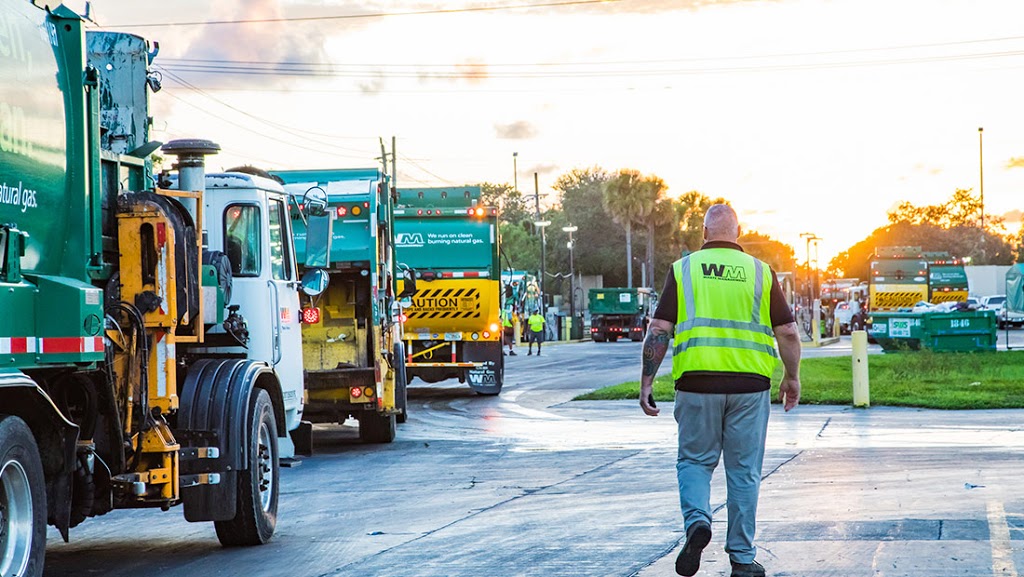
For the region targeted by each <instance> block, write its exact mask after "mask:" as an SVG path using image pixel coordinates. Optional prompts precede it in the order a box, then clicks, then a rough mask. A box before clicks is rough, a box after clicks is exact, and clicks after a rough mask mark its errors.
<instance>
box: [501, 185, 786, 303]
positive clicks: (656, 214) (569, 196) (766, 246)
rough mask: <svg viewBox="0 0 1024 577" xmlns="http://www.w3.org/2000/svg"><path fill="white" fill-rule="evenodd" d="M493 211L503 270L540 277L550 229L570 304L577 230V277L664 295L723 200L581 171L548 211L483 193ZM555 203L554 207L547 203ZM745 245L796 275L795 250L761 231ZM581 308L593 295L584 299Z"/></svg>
mask: <svg viewBox="0 0 1024 577" xmlns="http://www.w3.org/2000/svg"><path fill="white" fill-rule="evenodd" d="M481 188H482V192H483V200H484V202H485V203H487V204H490V205H493V206H498V207H500V208H501V211H500V215H501V216H500V230H501V242H502V244H501V247H502V257H501V258H502V268H503V269H509V268H512V269H516V270H528V271H538V270H539V269H540V260H541V252H542V250H541V232H540V231H539V230H538V227H537V225H536V224H535V223H537V222H544V221H548V222H550V224H549V225H547V226H546V227H544V231H543V236H544V238H545V241H546V242H545V247H546V248H545V250H544V251H543V252H545V253H546V255H545V256H546V260H545V270H546V272H547V276H548V279H547V281H546V283H545V284H546V287H547V292H548V293H558V292H562V293H563V294H564V295H565V296H568V287H569V283H568V282H563V281H564V280H566V279H568V275H569V248H568V246H567V243H568V241H569V233H568V232H566V231H563V230H562V229H563V228H564V227H568V226H569V225H573V226H575V227H576V231H574V232H573V233H572V236H573V240H574V248H573V261H574V265H575V266H574V269H575V272H576V273H577V274H583V275H603V277H604V286H606V287H624V286H629V283H630V280H631V279H632V286H651V287H653V288H655V289H656V290H660V289H661V287H662V285H663V283H664V279H665V275H666V274H667V273H668V270H669V267H670V266H671V265H672V263H673V262H674V261H676V260H678V259H679V258H681V257H682V256H683V255H685V254H688V253H689V252H692V251H695V250H697V249H699V248H700V246H701V244H702V243H703V228H702V227H703V222H704V214H705V212H707V209H708V208H709V207H710V206H711V205H713V204H716V203H728V201H727V200H725V199H723V198H711V197H709V196H707V195H705V194H702V193H700V192H698V191H695V190H692V191H688V192H685V193H683V194H680V195H678V196H669V195H668V194H667V193H668V186H667V185H666V184H665V182H664V180H662V179H661V178H660V177H658V176H655V175H644V174H642V173H641V172H640V171H638V170H634V169H621V170H618V171H615V172H609V171H606V170H604V169H602V168H600V167H588V168H577V169H573V170H570V171H569V172H566V173H564V174H562V175H560V176H559V177H558V178H557V179H556V180H555V183H554V185H553V186H552V188H553V189H554V190H555V193H556V195H557V198H556V199H552V202H545V203H544V206H543V207H542V206H540V203H539V199H537V198H535V196H534V195H533V194H529V193H526V194H524V193H523V191H521V190H515V189H514V187H513V186H511V185H509V184H508V183H501V184H495V183H484V184H482V185H481ZM545 200H547V199H545ZM740 244H742V245H743V246H744V249H746V250H747V252H749V253H751V254H753V255H754V256H756V257H758V258H760V259H761V260H763V261H765V262H767V263H768V264H769V265H771V266H772V268H773V269H775V270H776V271H792V270H795V268H796V258H795V255H794V252H793V248H792V247H791V246H789V245H787V244H785V243H782V242H779V241H777V240H775V239H772V238H770V237H769V236H767V235H763V234H759V233H757V232H755V231H750V232H745V233H744V234H743V236H741V238H740ZM576 297H577V301H579V300H580V299H581V298H583V299H585V298H586V295H580V294H577V295H576Z"/></svg>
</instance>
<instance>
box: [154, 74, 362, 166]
mask: <svg viewBox="0 0 1024 577" xmlns="http://www.w3.org/2000/svg"><path fill="white" fill-rule="evenodd" d="M154 68H157V67H154ZM161 71H162V72H163V73H164V74H165V75H167V77H168V78H170V79H171V80H172V81H173V82H176V83H178V84H179V85H181V86H183V87H185V88H187V89H189V90H192V91H194V92H197V93H198V94H201V95H203V96H205V97H206V98H209V99H210V100H212V101H214V102H216V103H217V104H220V105H221V106H224V107H226V108H228V109H230V110H233V111H235V112H237V113H239V114H241V115H243V116H246V117H249V118H251V119H253V120H255V121H257V122H260V123H262V124H265V125H267V126H270V127H271V128H275V129H277V130H280V131H282V132H284V133H286V134H291V135H293V136H298V137H299V138H304V139H306V140H308V141H310V142H314V143H317V144H323V145H324V146H327V147H330V148H333V149H335V150H338V151H344V152H353V153H356V154H360V155H362V154H368V153H366V151H364V150H358V149H353V148H345V147H342V146H337V145H336V144H333V143H330V142H324V141H320V140H315V139H312V138H309V136H308V135H309V134H311V133H307V132H306V131H297V130H295V129H292V128H291V127H289V126H287V125H284V124H281V123H278V122H274V121H272V120H268V119H266V118H263V117H260V116H256V115H255V114H252V113H250V112H246V111H245V110H242V109H240V108H237V107H235V106H233V105H231V104H229V103H227V102H224V101H223V100H221V99H219V98H217V97H216V96H213V95H212V94H210V93H208V92H206V91H205V90H203V89H202V88H199V87H197V86H195V85H193V84H191V83H189V82H188V81H186V80H185V79H183V78H181V77H180V76H177V75H175V74H174V73H172V72H169V71H167V70H166V69H162V70H161ZM321 152H322V151H321ZM343 156H344V155H343ZM349 158H363V157H362V156H359V157H352V156H349Z"/></svg>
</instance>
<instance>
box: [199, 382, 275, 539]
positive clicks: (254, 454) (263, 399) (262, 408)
mask: <svg viewBox="0 0 1024 577" xmlns="http://www.w3.org/2000/svg"><path fill="white" fill-rule="evenodd" d="M248 423H249V431H248V434H247V435H246V437H247V441H248V443H249V446H248V447H247V450H248V451H249V468H248V469H247V470H244V471H239V472H238V505H237V511H236V513H235V518H234V519H231V520H229V521H215V522H214V524H213V525H214V527H215V528H216V529H217V538H218V539H220V544H221V545H223V546H225V547H240V546H250V545H262V544H264V543H266V542H268V541H270V538H271V537H272V536H273V535H274V528H275V527H276V526H277V499H278V494H279V492H280V485H281V483H280V480H281V475H280V466H279V463H278V457H277V421H276V420H275V418H274V405H273V404H272V403H271V402H270V395H269V394H267V391H265V390H263V389H255V390H254V391H253V394H252V396H251V397H250V399H249V419H248Z"/></svg>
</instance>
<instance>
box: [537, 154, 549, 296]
mask: <svg viewBox="0 0 1024 577" xmlns="http://www.w3.org/2000/svg"><path fill="white" fill-rule="evenodd" d="M533 205H534V209H535V210H536V211H537V222H538V223H539V222H541V220H540V181H539V180H538V176H537V173H536V172H535V173H533ZM549 224H551V222H550V221H546V224H544V225H540V303H541V307H543V306H544V305H545V304H547V303H546V299H547V293H546V292H544V280H545V279H544V275H545V273H546V272H547V271H545V270H544V263H545V262H546V261H547V258H548V255H547V248H548V242H547V237H546V236H545V234H544V229H545V228H546V227H547V225H549ZM543 312H544V311H543V309H542V310H541V313H542V314H543Z"/></svg>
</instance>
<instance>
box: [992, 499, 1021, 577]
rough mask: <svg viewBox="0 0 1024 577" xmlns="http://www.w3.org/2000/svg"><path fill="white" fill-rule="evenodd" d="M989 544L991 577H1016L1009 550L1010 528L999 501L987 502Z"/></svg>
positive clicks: (1011, 551) (1015, 569) (1011, 554)
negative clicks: (990, 550) (990, 548)
mask: <svg viewBox="0 0 1024 577" xmlns="http://www.w3.org/2000/svg"><path fill="white" fill-rule="evenodd" d="M988 532H989V538H988V539H989V543H991V545H992V575H993V576H994V577H1017V567H1016V566H1015V565H1014V564H1013V550H1012V549H1011V548H1010V527H1009V526H1008V525H1007V524H1006V511H1005V510H1004V509H1003V504H1002V503H1000V502H999V501H989V502H988Z"/></svg>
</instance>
